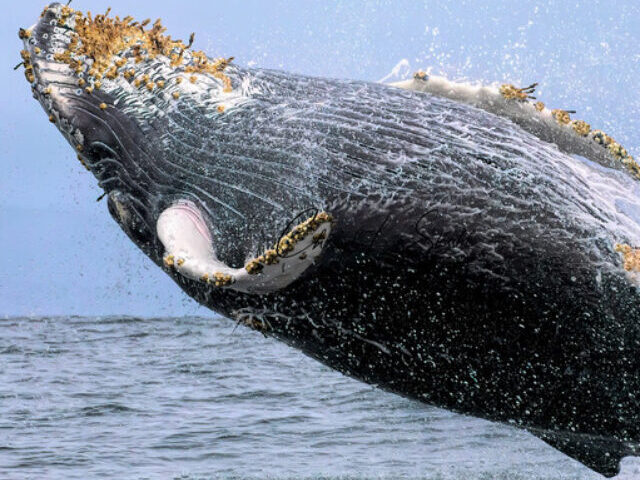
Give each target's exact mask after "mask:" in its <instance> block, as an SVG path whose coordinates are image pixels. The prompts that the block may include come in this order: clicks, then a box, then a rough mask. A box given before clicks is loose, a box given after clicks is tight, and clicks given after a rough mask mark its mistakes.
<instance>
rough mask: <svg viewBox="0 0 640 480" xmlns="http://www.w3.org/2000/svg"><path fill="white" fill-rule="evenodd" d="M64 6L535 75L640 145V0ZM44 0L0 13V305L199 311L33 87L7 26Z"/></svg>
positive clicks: (293, 54)
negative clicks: (124, 218)
mask: <svg viewBox="0 0 640 480" xmlns="http://www.w3.org/2000/svg"><path fill="white" fill-rule="evenodd" d="M72 5H73V6H74V7H75V8H78V9H82V10H91V11H93V12H103V11H105V10H106V8H107V7H108V6H111V7H112V8H113V10H112V11H113V13H114V14H119V15H121V16H125V15H127V14H131V15H134V16H135V17H136V18H138V19H144V18H147V17H151V18H157V17H161V18H162V19H163V21H164V24H165V25H166V26H167V27H168V28H169V33H170V34H172V36H173V37H174V38H188V36H189V34H190V33H191V32H196V47H197V48H200V49H203V50H205V51H206V52H207V53H209V54H211V55H214V56H218V55H225V56H231V55H232V56H235V58H236V62H237V63H239V64H241V65H255V66H258V67H269V68H278V69H284V70H288V71H292V72H300V73H305V74H311V75H325V76H330V77H345V78H354V79H362V80H370V81H377V80H379V79H381V78H382V77H384V76H385V75H387V74H388V73H389V72H390V71H391V70H392V69H393V67H394V66H395V65H396V64H398V62H400V61H401V60H402V59H407V60H408V61H409V63H410V70H411V71H413V70H417V69H419V68H424V69H426V68H429V67H432V68H433V72H434V73H442V74H445V75H447V76H448V77H450V78H466V79H470V80H481V81H484V82H494V81H498V82H501V81H510V82H513V83H516V84H522V85H524V84H529V83H532V82H534V81H538V82H540V84H541V86H540V89H539V97H540V98H541V99H542V100H543V101H545V103H547V104H549V105H550V106H554V107H555V106H557V107H562V108H566V109H574V110H577V111H578V112H579V113H578V117H579V118H583V119H585V120H587V121H588V122H590V123H591V124H592V126H594V127H595V128H602V129H604V130H605V131H607V132H608V133H610V134H611V135H613V136H614V137H615V138H616V139H617V140H619V141H620V142H621V143H622V144H623V145H625V146H627V148H628V149H629V150H630V151H631V153H632V154H634V155H635V156H636V157H640V96H639V92H640V74H639V72H640V27H639V25H640V2H638V1H637V0H626V1H622V0H618V1H611V0H603V1H590V2H582V1H571V2H568V1H548V2H533V1H532V2H528V1H524V0H523V1H519V2H498V1H486V0H485V1H459V0H456V1H450V2H448V1H428V2H424V3H421V2H418V1H408V0H406V1H368V2H364V1H339V2H329V1H316V2H311V1H303V0H293V1H274V2H271V1H258V0H254V1H243V2H228V1H224V2H222V1H216V2H211V1H172V2H162V1H157V0H154V1H150V0H145V1H136V2H124V1H120V0H117V1H94V0H92V1H90V2H89V1H81V0H74V2H73V4H72ZM43 6H44V4H43V3H42V2H40V1H37V2H36V1H32V0H23V1H20V2H12V3H11V7H10V8H5V9H4V11H3V15H2V18H1V19H0V25H1V28H0V39H1V41H2V43H1V44H2V45H3V48H2V49H1V50H0V65H1V66H2V68H1V70H0V71H1V72H2V73H0V113H1V114H2V120H1V121H0V165H2V175H1V176H0V251H1V252H2V256H3V262H2V267H1V268H0V316H2V315H16V314H35V315H42V314H93V315H95V314H129V315H145V316H150V315H182V314H195V313H206V312H207V311H206V310H204V309H199V308H198V307H197V305H195V303H194V302H192V301H191V300H189V299H188V298H186V297H185V296H184V295H182V294H181V293H180V292H179V291H178V288H177V287H176V286H175V285H174V284H173V283H172V282H171V281H170V280H168V278H167V277H166V276H165V275H164V274H163V273H162V272H161V271H160V270H159V269H158V268H156V267H155V266H154V265H153V264H151V262H150V261H149V260H147V259H146V258H145V257H144V256H143V255H142V254H141V253H140V252H138V250H137V249H136V248H135V247H134V246H133V245H132V244H131V242H129V240H128V239H127V238H126V237H125V236H124V234H123V233H122V232H121V231H120V229H119V227H118V226H117V225H116V224H115V223H114V222H113V221H112V220H111V218H110V217H109V215H108V212H107V209H106V203H105V202H104V201H103V202H100V203H96V202H95V199H96V198H97V197H98V196H99V195H100V193H101V191H99V190H98V189H97V188H96V186H95V181H94V180H93V177H92V176H91V175H90V174H88V173H87V172H86V171H85V170H84V169H83V168H82V167H81V166H80V165H79V163H78V162H77V160H76V159H75V154H74V153H73V151H72V149H71V148H70V147H69V146H68V145H67V144H66V142H64V141H63V139H62V136H61V135H60V134H59V133H58V132H57V130H56V129H55V127H53V126H52V125H51V124H50V123H49V122H48V120H47V117H46V115H45V114H44V112H43V111H42V110H41V108H40V106H39V105H38V104H37V103H36V102H35V101H34V100H33V99H32V98H31V93H30V89H29V86H28V84H27V83H26V82H25V81H24V77H23V75H22V73H21V72H14V71H13V70H12V67H13V66H14V65H15V64H17V63H18V62H19V61H20V57H19V50H20V42H19V40H18V38H17V34H16V32H17V30H18V27H26V26H29V25H31V24H32V23H34V22H35V21H36V19H37V18H38V15H39V14H40V12H41V11H42V8H43Z"/></svg>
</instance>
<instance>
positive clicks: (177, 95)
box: [173, 92, 180, 100]
mask: <svg viewBox="0 0 640 480" xmlns="http://www.w3.org/2000/svg"><path fill="white" fill-rule="evenodd" d="M173 98H175V99H176V100H177V99H179V98H180V93H179V92H173Z"/></svg>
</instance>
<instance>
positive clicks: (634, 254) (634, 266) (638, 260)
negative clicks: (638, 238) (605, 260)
mask: <svg viewBox="0 0 640 480" xmlns="http://www.w3.org/2000/svg"><path fill="white" fill-rule="evenodd" d="M615 250H616V252H619V253H621V254H622V258H623V260H624V269H625V270H626V271H627V272H640V248H632V247H631V246H630V245H627V244H626V243H623V244H620V243H618V244H616V246H615Z"/></svg>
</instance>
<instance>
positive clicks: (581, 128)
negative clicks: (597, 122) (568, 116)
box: [571, 120, 591, 137]
mask: <svg viewBox="0 0 640 480" xmlns="http://www.w3.org/2000/svg"><path fill="white" fill-rule="evenodd" d="M571 127H572V128H573V130H574V131H575V132H576V133H577V134H578V135H580V136H582V137H586V136H587V135H589V132H591V125H589V124H588V123H587V122H585V121H584V120H573V121H572V122H571Z"/></svg>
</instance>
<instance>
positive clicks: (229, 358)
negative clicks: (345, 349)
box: [0, 317, 630, 480]
mask: <svg viewBox="0 0 640 480" xmlns="http://www.w3.org/2000/svg"><path fill="white" fill-rule="evenodd" d="M398 477H403V478H404V477H407V478H423V479H465V480H466V479H482V480H489V479H503V480H507V479H508V480H518V479H553V480H558V479H596V478H601V477H599V476H598V475H596V474H594V473H593V472H590V471H589V470H587V469H586V468H585V467H583V466H581V465H580V464H578V463H577V462H574V461H572V460H570V459H569V458H567V457H565V456H564V455H562V454H560V453H559V452H557V451H555V450H553V449H552V448H550V447H548V446H547V445H546V444H544V443H543V442H542V441H540V440H538V439H536V438H534V437H532V436H531V435H529V434H527V433H525V432H522V431H520V430H516V429H514V428H511V427H508V426H504V425H499V424H495V423H491V422H487V421H484V420H479V419H475V418H469V417H463V416H460V415H456V414H453V413H450V412H447V411H444V410H441V409H437V408H433V407H429V406H425V405H422V404H419V403H416V402H413V401H410V400H406V399H403V398H400V397H398V396H396V395H392V394H389V393H386V392H382V391H380V390H377V389H374V388H372V387H371V386H368V385H365V384H363V383H360V382H357V381H355V380H352V379H350V378H346V377H344V376H342V375H340V374H338V373H336V372H333V371H331V370H329V369H328V368H326V367H324V366H322V365H320V364H318V363H316V362H315V361H313V360H311V359H309V358H307V357H305V356H304V355H302V354H301V353H300V352H298V351H296V350H293V349H291V348H289V347H287V346H285V345H283V344H280V343H278V342H276V341H275V340H272V339H267V338H264V337H262V336H261V335H260V334H258V333H256V332H252V331H249V330H247V329H245V328H243V327H239V328H238V329H236V330H234V324H233V323H232V322H230V321H229V320H225V319H220V318H159V319H136V318H121V317H107V318H79V317H58V318H16V319H4V320H0V478H2V479H5V478H6V479H12V480H13V479H26V478H33V479H43V478H46V479H76V478H77V479H86V478H118V479H125V478H126V479H129V478H131V479H138V478H152V479H155V478H162V479H165V478H179V479H201V478H202V479H207V478H216V479H217V478H224V479H227V478H274V479H280V478H345V479H346V478H348V479H352V478H353V479H360V478H375V479H379V478H398ZM625 478H627V477H625ZM629 478H630V477H629Z"/></svg>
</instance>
